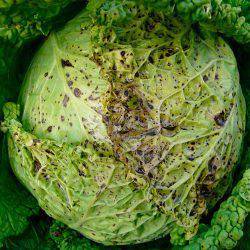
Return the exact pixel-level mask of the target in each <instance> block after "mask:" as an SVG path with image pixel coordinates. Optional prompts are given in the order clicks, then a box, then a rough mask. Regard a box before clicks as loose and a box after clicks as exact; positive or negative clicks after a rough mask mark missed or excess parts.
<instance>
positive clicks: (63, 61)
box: [61, 59, 74, 68]
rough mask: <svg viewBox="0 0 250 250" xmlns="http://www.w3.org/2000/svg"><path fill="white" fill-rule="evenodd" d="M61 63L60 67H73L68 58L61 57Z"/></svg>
mask: <svg viewBox="0 0 250 250" xmlns="http://www.w3.org/2000/svg"><path fill="white" fill-rule="evenodd" d="M61 63H62V67H63V68H64V67H74V66H73V64H72V63H71V62H70V61H69V60H64V59H62V60H61Z"/></svg>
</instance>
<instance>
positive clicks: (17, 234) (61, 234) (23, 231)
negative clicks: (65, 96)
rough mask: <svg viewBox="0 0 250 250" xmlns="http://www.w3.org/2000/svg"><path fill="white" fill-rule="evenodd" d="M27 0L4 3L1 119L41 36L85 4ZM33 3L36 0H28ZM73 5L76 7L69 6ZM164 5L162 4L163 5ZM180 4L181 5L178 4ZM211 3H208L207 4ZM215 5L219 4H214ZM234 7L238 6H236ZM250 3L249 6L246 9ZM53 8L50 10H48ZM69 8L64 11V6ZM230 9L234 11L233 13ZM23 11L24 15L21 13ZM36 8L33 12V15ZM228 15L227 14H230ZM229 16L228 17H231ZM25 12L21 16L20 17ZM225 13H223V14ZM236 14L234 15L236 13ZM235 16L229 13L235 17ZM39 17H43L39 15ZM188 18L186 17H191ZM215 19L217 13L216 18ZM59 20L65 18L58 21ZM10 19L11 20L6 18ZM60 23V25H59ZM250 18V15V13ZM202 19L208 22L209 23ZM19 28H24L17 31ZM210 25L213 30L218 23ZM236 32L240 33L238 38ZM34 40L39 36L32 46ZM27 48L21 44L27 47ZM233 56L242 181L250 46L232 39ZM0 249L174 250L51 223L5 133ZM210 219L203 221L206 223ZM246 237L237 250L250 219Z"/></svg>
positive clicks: (248, 153) (0, 7) (247, 153)
mask: <svg viewBox="0 0 250 250" xmlns="http://www.w3.org/2000/svg"><path fill="white" fill-rule="evenodd" d="M24 2H25V1H22V0H17V1H15V2H14V1H6V2H5V1H0V120H1V116H2V113H1V110H2V106H3V104H4V103H5V102H6V101H15V100H16V98H17V96H18V92H19V89H20V85H21V82H22V79H23V76H24V73H25V71H26V69H27V67H28V65H29V63H30V60H31V59H32V56H33V54H34V52H35V51H36V49H37V48H38V47H39V46H40V44H41V43H42V41H43V38H39V35H40V34H44V35H47V34H48V32H49V30H50V29H51V28H52V27H53V26H55V27H58V26H60V25H62V24H63V23H64V22H66V21H67V20H69V19H70V18H72V17H73V16H74V15H75V14H76V13H77V11H78V10H79V9H81V8H83V7H84V4H85V3H84V2H83V1H77V2H75V1H70V0H60V1H56V2H57V4H55V1H54V2H53V1H49V0H48V1H43V0H38V1H35V2H36V4H35V5H32V4H31V5H29V4H26V3H25V4H24ZM27 2H30V3H34V1H27ZM71 2H73V4H72V3H71ZM163 2H164V1H163ZM177 2H181V1H177ZM182 2H183V3H186V5H180V6H181V7H180V8H179V9H180V11H183V10H185V12H186V13H188V11H189V13H190V11H192V13H196V12H197V13H198V14H199V13H201V12H199V8H198V7H197V6H198V5H197V6H196V5H195V4H194V2H193V1H189V2H190V3H191V2H192V4H193V6H191V5H189V4H188V3H189V2H188V1H182ZM205 2H210V1H205ZM212 2H213V3H214V6H215V7H216V5H215V3H216V1H212ZM224 2H226V3H227V4H228V3H230V4H231V5H230V6H231V7H232V8H233V7H234V5H237V4H236V2H237V1H230V0H228V1H224ZM233 4H234V5H233ZM238 4H241V5H242V7H243V8H245V9H246V10H249V2H248V1H238ZM247 4H248V6H247ZM48 6H49V8H48ZM64 7H66V8H64ZM232 8H231V12H232ZM47 9H49V10H50V11H49V12H46V10H47ZM20 10H22V12H20ZM31 10H32V11H31ZM216 11H217V13H220V12H223V10H221V9H220V8H218V7H217V9H216V8H214V13H216ZM229 12H230V11H229V10H227V13H229ZM231 12H230V13H231ZM20 13H21V14H20ZM223 13H224V12H223ZM232 13H234V11H233V12H232ZM232 13H231V14H232ZM39 14H40V15H39ZM198 14H197V15H193V16H192V17H189V18H193V19H194V21H196V19H198V18H201V19H202V18H203V19H204V20H205V21H206V18H205V17H204V16H203V17H202V16H201V14H199V15H198ZM188 15H189V14H187V17H188ZM214 15H215V14H214ZM58 16H59V17H61V18H58ZM7 17H8V18H7ZM222 19H223V18H222V16H220V15H217V19H216V18H215V19H212V20H214V22H217V24H218V30H219V31H221V32H223V29H224V28H225V27H226V28H225V30H228V29H229V27H230V25H231V23H233V22H234V23H235V16H233V17H231V19H230V20H229V21H228V23H227V25H225V23H224V22H223V21H222ZM55 20H56V22H55ZM246 20H249V14H248V15H246ZM205 21H204V22H205ZM17 24H21V28H19V26H18V28H16V27H17ZM209 25H211V26H213V25H214V23H210V24H209ZM239 30H240V31H241V32H242V33H240V34H239V36H238V39H237V40H239V41H241V40H242V39H243V37H244V29H242V27H241V28H239ZM231 33H232V34H231V35H232V36H236V38H237V32H236V30H235V29H233V30H231ZM235 34H236V35H235ZM31 38H32V40H33V38H36V40H35V41H32V42H31ZM24 42H25V44H26V45H25V46H21V45H22V44H24ZM229 43H230V44H231V46H232V48H233V50H234V52H235V55H236V57H237V61H238V66H239V71H240V82H241V86H242V89H243V92H244V96H245V99H246V103H247V107H248V109H247V132H246V136H245V142H244V147H243V154H242V155H243V158H242V161H241V163H240V167H241V173H239V172H238V173H237V175H236V176H235V183H237V181H238V180H239V179H240V178H241V177H242V172H243V170H244V169H246V168H249V167H250V108H249V107H250V73H249V69H250V61H249V58H250V57H249V56H250V45H249V44H247V45H244V46H242V45H239V44H238V43H236V42H235V41H234V40H229ZM0 140H1V143H0V152H1V153H0V157H1V158H0V246H1V247H2V248H4V249H72V250H78V249H79V250H81V249H82V250H88V249H94V250H98V249H103V250H104V249H128V250H129V249H131V250H132V249H138V250H139V249H141V250H142V249H146V250H147V249H148V250H149V249H150V250H160V249H165V250H166V249H170V248H171V246H170V244H169V239H168V238H165V239H161V240H157V241H155V242H150V243H147V244H142V245H137V246H130V247H104V246H101V245H99V244H95V243H93V242H91V241H89V240H87V239H86V238H84V237H83V236H81V235H80V234H78V233H77V232H75V231H73V230H71V229H69V228H67V227H66V226H64V225H62V224H61V223H59V222H56V221H53V220H52V219H51V218H49V217H48V216H47V215H45V214H44V212H43V211H41V210H40V209H39V207H38V204H37V202H36V201H35V199H34V198H33V197H32V196H31V195H30V194H29V193H28V191H27V190H26V189H25V188H24V187H22V186H21V184H19V183H18V181H17V180H16V178H15V176H14V175H13V173H12V172H11V168H10V166H9V163H8V154H7V149H6V142H5V139H4V138H3V135H0ZM207 221H208V219H207V218H205V219H204V222H207ZM244 232H245V233H244V237H243V238H242V239H241V240H240V242H239V243H238V245H237V247H236V249H242V250H244V249H246V250H247V249H249V242H250V220H249V218H248V220H247V222H246V224H245V229H244Z"/></svg>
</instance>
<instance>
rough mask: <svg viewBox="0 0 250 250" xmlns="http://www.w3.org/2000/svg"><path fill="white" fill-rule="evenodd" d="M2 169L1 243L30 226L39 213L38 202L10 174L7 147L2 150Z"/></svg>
mask: <svg viewBox="0 0 250 250" xmlns="http://www.w3.org/2000/svg"><path fill="white" fill-rule="evenodd" d="M1 156H2V159H1V167H0V242H3V240H4V239H5V238H6V237H9V236H15V235H18V234H20V233H22V232H23V231H24V229H26V228H27V226H28V225H29V217H30V216H32V215H34V214H37V213H38V211H39V207H38V204H37V202H36V200H35V199H34V198H33V197H32V196H31V195H30V194H29V193H28V191H27V190H25V189H23V187H22V186H21V185H20V184H19V183H18V182H17V181H16V179H15V177H13V174H12V173H11V172H10V168H9V163H8V157H7V152H6V145H5V146H4V147H3V148H2V153H1Z"/></svg>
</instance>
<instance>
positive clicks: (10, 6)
mask: <svg viewBox="0 0 250 250" xmlns="http://www.w3.org/2000/svg"><path fill="white" fill-rule="evenodd" d="M72 2H76V1H75V0H59V1H54V0H36V1H34V0H32V1H25V0H18V1H1V3H0V37H2V38H3V39H5V40H8V41H9V42H11V43H14V44H23V43H24V42H27V41H28V40H30V39H34V38H36V37H38V36H40V35H42V34H43V35H48V33H49V31H50V30H51V28H52V26H53V25H55V24H54V22H57V23H58V21H56V18H57V19H58V17H59V15H60V14H62V10H63V9H64V8H66V7H67V6H68V5H69V4H70V3H72ZM83 3H84V1H83ZM81 7H82V5H81ZM70 10H72V9H71V8H70ZM73 13H75V11H73ZM59 20H60V18H59Z"/></svg>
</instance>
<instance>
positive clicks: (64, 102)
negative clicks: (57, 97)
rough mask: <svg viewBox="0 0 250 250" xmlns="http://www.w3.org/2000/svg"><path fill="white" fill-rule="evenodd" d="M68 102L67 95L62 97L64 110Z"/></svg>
mask: <svg viewBox="0 0 250 250" xmlns="http://www.w3.org/2000/svg"><path fill="white" fill-rule="evenodd" d="M68 102H69V97H68V96H67V95H65V96H64V98H63V101H62V104H63V106H64V107H65V108H66V107H67V105H68Z"/></svg>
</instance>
